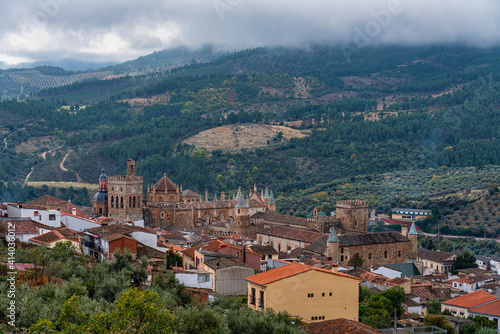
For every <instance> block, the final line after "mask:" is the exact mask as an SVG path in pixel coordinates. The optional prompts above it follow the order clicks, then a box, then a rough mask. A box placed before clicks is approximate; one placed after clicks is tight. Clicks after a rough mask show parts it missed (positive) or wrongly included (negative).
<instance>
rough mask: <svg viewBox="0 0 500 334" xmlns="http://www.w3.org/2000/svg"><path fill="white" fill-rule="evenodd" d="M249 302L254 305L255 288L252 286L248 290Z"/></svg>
mask: <svg viewBox="0 0 500 334" xmlns="http://www.w3.org/2000/svg"><path fill="white" fill-rule="evenodd" d="M250 304H251V305H255V288H252V290H251V292H250Z"/></svg>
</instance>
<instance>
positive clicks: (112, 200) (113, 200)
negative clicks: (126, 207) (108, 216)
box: [111, 196, 115, 208]
mask: <svg viewBox="0 0 500 334" xmlns="http://www.w3.org/2000/svg"><path fill="white" fill-rule="evenodd" d="M111 207H112V208H114V207H115V198H114V197H113V196H111Z"/></svg>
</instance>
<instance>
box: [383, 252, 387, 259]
mask: <svg viewBox="0 0 500 334" xmlns="http://www.w3.org/2000/svg"><path fill="white" fill-rule="evenodd" d="M384 257H385V258H386V259H387V251H385V252H384Z"/></svg>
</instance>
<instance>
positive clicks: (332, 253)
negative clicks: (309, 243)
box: [325, 226, 340, 263]
mask: <svg viewBox="0 0 500 334" xmlns="http://www.w3.org/2000/svg"><path fill="white" fill-rule="evenodd" d="M339 241H340V240H339V237H338V236H337V231H335V226H332V230H331V231H330V235H329V236H328V239H327V240H326V254H325V255H326V256H327V257H331V258H332V261H333V262H337V263H338V262H339Z"/></svg>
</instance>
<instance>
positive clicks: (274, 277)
mask: <svg viewBox="0 0 500 334" xmlns="http://www.w3.org/2000/svg"><path fill="white" fill-rule="evenodd" d="M309 270H317V271H322V272H325V273H328V274H331V275H337V276H343V277H348V278H352V279H355V280H359V279H358V278H356V277H354V276H350V275H347V274H343V273H334V272H333V271H331V270H327V269H323V268H316V267H310V266H306V265H303V264H299V263H295V262H292V263H290V264H288V265H285V266H281V267H278V268H275V269H271V270H268V271H264V272H262V273H259V274H256V275H253V276H250V277H247V278H245V279H246V280H247V281H249V282H252V283H255V284H258V285H266V284H270V283H273V282H276V281H279V280H282V279H285V278H288V277H292V276H295V275H299V274H302V273H305V272H307V271H309Z"/></svg>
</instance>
